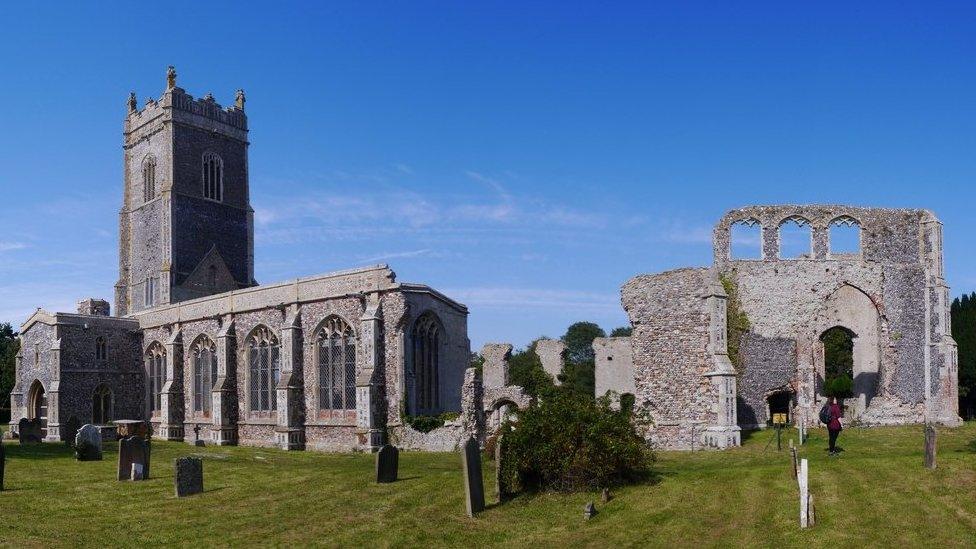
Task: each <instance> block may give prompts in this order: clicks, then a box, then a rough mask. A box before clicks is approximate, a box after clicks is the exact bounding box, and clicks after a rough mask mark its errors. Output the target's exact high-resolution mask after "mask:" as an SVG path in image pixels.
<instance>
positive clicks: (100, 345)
mask: <svg viewBox="0 0 976 549" xmlns="http://www.w3.org/2000/svg"><path fill="white" fill-rule="evenodd" d="M107 359H108V348H107V346H106V344H105V338H104V337H102V336H98V337H97V338H95V361H96V362H105V361H106V360H107Z"/></svg>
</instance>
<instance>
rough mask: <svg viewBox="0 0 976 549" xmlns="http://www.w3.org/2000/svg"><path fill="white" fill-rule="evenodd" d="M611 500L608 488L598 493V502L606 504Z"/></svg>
mask: <svg viewBox="0 0 976 549" xmlns="http://www.w3.org/2000/svg"><path fill="white" fill-rule="evenodd" d="M611 499H612V496H611V495H610V489H609V488H604V489H603V491H602V492H601V493H600V501H602V502H603V503H606V502H608V501H610V500H611Z"/></svg>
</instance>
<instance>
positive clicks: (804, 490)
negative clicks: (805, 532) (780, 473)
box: [797, 459, 810, 528]
mask: <svg viewBox="0 0 976 549" xmlns="http://www.w3.org/2000/svg"><path fill="white" fill-rule="evenodd" d="M808 473H809V466H808V465H807V460H806V459H803V460H800V475H799V476H798V477H797V484H799V486H800V528H806V527H808V526H810V491H809V488H810V487H809V484H808Z"/></svg>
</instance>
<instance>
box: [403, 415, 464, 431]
mask: <svg viewBox="0 0 976 549" xmlns="http://www.w3.org/2000/svg"><path fill="white" fill-rule="evenodd" d="M458 416H460V414H458V413H457V412H444V413H443V414H440V415H436V416H406V417H405V418H403V420H404V422H406V424H407V425H409V426H411V427H413V428H414V429H416V430H417V431H420V432H421V433H429V432H431V431H433V430H434V429H437V428H438V427H443V426H444V424H445V423H446V422H448V421H453V420H455V419H457V418H458Z"/></svg>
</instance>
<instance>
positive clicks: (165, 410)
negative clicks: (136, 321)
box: [158, 324, 184, 440]
mask: <svg viewBox="0 0 976 549" xmlns="http://www.w3.org/2000/svg"><path fill="white" fill-rule="evenodd" d="M165 347H166V381H165V382H164V383H163V389H162V391H161V392H160V423H159V433H158V436H159V438H161V439H163V440H183V417H184V413H183V367H184V365H183V332H182V330H181V329H180V325H179V324H176V325H174V326H173V333H172V335H171V336H170V338H169V340H168V341H166V345H165Z"/></svg>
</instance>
